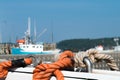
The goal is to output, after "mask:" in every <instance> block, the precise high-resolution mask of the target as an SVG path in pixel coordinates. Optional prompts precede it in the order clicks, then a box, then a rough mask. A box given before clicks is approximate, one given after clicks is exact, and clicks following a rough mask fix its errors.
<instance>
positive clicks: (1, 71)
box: [0, 58, 32, 79]
mask: <svg viewBox="0 0 120 80" xmlns="http://www.w3.org/2000/svg"><path fill="white" fill-rule="evenodd" d="M24 62H25V64H26V65H29V64H31V63H32V59H31V58H25V59H24ZM13 67H14V66H12V61H5V62H1V63H0V79H1V78H5V77H6V76H7V73H8V69H10V68H13Z"/></svg>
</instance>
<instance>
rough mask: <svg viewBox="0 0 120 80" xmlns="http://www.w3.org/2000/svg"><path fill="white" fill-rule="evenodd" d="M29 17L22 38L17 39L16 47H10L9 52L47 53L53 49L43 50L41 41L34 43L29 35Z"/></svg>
mask: <svg viewBox="0 0 120 80" xmlns="http://www.w3.org/2000/svg"><path fill="white" fill-rule="evenodd" d="M30 25H31V24H30V18H28V29H27V31H26V32H25V37H24V39H20V40H17V44H18V46H17V47H13V48H12V49H11V54H49V53H52V52H53V50H44V49H43V48H44V45H43V42H40V43H34V42H33V41H32V40H31V36H30Z"/></svg>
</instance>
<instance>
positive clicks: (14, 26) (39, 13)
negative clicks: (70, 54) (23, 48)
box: [0, 0, 120, 42]
mask: <svg viewBox="0 0 120 80" xmlns="http://www.w3.org/2000/svg"><path fill="white" fill-rule="evenodd" d="M28 17H30V19H31V36H32V37H33V36H34V26H36V34H37V37H38V39H37V42H41V41H42V42H59V41H62V40H67V39H81V38H91V39H92V38H105V37H120V0H0V41H1V42H8V41H11V42H15V41H16V39H21V38H23V37H24V33H25V31H26V30H27V25H28ZM44 30H46V31H45V32H44V33H43V31H44ZM52 35H53V38H52Z"/></svg>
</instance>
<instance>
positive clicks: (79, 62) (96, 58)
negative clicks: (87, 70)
mask: <svg viewBox="0 0 120 80" xmlns="http://www.w3.org/2000/svg"><path fill="white" fill-rule="evenodd" d="M84 57H88V58H89V59H90V60H91V62H92V63H97V62H100V61H101V60H104V61H105V62H106V64H107V65H108V66H109V68H110V69H111V70H119V68H118V67H117V65H116V62H115V60H114V59H113V57H111V56H110V55H106V54H101V53H99V51H97V50H95V49H89V50H87V51H86V52H79V53H77V54H76V55H75V57H74V60H75V67H86V65H85V64H84V63H83V58H84Z"/></svg>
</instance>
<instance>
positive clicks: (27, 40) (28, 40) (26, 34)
mask: <svg viewBox="0 0 120 80" xmlns="http://www.w3.org/2000/svg"><path fill="white" fill-rule="evenodd" d="M30 26H31V20H30V17H28V29H27V31H26V32H25V44H30V43H31V39H30Z"/></svg>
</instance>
